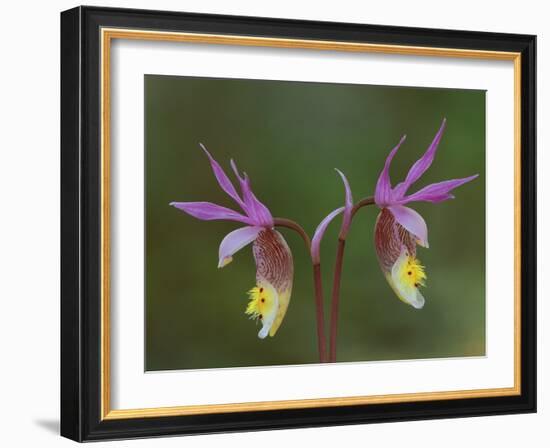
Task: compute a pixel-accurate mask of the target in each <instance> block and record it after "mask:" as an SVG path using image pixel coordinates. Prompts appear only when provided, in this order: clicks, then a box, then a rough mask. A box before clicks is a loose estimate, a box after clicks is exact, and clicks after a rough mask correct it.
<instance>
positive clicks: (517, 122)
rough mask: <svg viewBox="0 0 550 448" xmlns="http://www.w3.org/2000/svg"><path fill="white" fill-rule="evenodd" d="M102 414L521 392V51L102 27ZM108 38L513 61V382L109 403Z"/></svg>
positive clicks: (272, 407) (119, 415) (114, 416)
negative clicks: (199, 401)
mask: <svg viewBox="0 0 550 448" xmlns="http://www.w3.org/2000/svg"><path fill="white" fill-rule="evenodd" d="M100 39H101V91H102V94H101V186H102V188H101V337H100V345H101V375H100V377H101V381H100V383H101V397H100V399H101V405H100V414H101V415H100V417H101V420H113V419H128V418H143V417H167V416H180V415H199V414H211V413H227V412H244V411H262V410H283V409H306V408H314V407H330V406H350V405H362V404H381V403H405V402H412V401H429V400H451V399H465V398H482V397H501V396H512V395H520V394H521V365H520V360H521V319H520V316H521V300H520V298H521V294H520V292H521V264H520V259H521V246H520V241H521V239H520V235H521V157H520V156H521V53H516V52H500V51H485V50H469V49H455V48H438V47H418V46H404V45H388V44H370V43H352V42H337V41H322V40H304V39H282V38H281V39H280V38H264V37H249V36H231V35H217V34H199V33H178V32H162V31H143V30H136V29H119V28H102V29H101V36H100ZM112 39H132V40H149V41H151V40H154V41H168V42H188V43H189V42H191V43H203V44H217V45H242V46H259V47H275V48H299V49H314V50H325V51H326V50H329V51H330V50H332V51H347V52H365V53H367V52H368V53H384V54H400V55H413V56H437V57H459V58H473V59H491V60H508V61H513V62H514V386H513V387H506V388H493V389H474V390H459V391H441V392H419V393H407V394H391V395H368V396H355V397H335V398H315V399H302V400H280V401H262V402H246V403H228V404H209V405H188V406H170V407H154V408H140V409H111V408H110V402H111V389H110V378H111V369H110V356H111V352H110V330H111V328H110V150H111V148H110V125H111V115H110V62H111V59H110V50H111V41H112Z"/></svg>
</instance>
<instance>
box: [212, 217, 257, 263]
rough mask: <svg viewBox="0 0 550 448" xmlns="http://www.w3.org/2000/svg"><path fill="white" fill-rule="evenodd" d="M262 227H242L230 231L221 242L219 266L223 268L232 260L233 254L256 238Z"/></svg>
mask: <svg viewBox="0 0 550 448" xmlns="http://www.w3.org/2000/svg"><path fill="white" fill-rule="evenodd" d="M262 230H263V229H262V227H249V226H247V227H241V228H240V229H237V230H233V232H230V233H228V234H227V235H226V236H225V238H224V239H223V240H222V242H221V244H220V250H219V262H218V267H219V268H223V267H224V266H225V265H227V264H228V263H230V262H231V260H232V258H233V254H234V253H236V252H238V251H239V250H241V249H242V248H243V247H244V246H246V245H247V244H250V243H251V242H252V241H254V240H255V239H256V237H257V236H258V233H260V232H261V231H262Z"/></svg>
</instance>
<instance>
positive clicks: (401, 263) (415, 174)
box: [374, 120, 478, 309]
mask: <svg viewBox="0 0 550 448" xmlns="http://www.w3.org/2000/svg"><path fill="white" fill-rule="evenodd" d="M444 129H445V120H443V123H442V124H441V127H440V128H439V131H438V132H437V134H436V135H435V138H434V139H433V141H432V143H431V145H430V146H429V147H428V149H427V150H426V152H425V153H424V155H423V156H422V157H421V158H420V159H418V160H417V161H416V162H415V163H414V165H413V166H412V167H411V169H410V170H409V173H408V174H407V177H406V178H405V180H404V181H403V182H400V183H399V184H397V185H396V186H395V188H392V186H391V181H390V175H389V169H390V164H391V161H392V159H393V157H394V156H395V154H396V152H397V150H398V149H399V147H400V146H401V144H402V143H403V141H404V140H405V136H403V138H401V141H400V142H399V143H398V144H397V146H395V148H393V149H392V151H391V152H390V154H389V155H388V157H387V159H386V163H385V164H384V168H383V170H382V172H381V173H380V177H379V178H378V182H377V184H376V190H375V194H374V200H375V203H376V205H378V207H380V209H381V211H380V214H379V215H378V218H377V220H376V224H375V229H374V242H375V247H376V254H377V256H378V261H379V263H380V267H381V269H382V272H383V273H384V275H385V277H386V279H387V281H388V283H389V284H390V286H391V287H392V289H393V290H394V292H395V293H396V294H397V296H398V297H399V299H401V300H402V301H403V302H405V303H407V304H409V305H412V306H413V307H414V308H417V309H420V308H422V307H423V306H424V303H425V300H424V297H423V296H422V294H421V292H420V290H419V287H420V286H424V285H425V280H426V273H425V270H424V266H422V264H421V263H420V261H419V260H418V259H417V258H416V245H417V244H419V245H420V246H423V247H426V248H427V247H428V226H427V225H426V222H425V221H424V219H423V218H422V216H420V214H419V213H418V212H416V211H415V210H413V209H412V208H409V207H406V205H407V204H409V203H411V202H419V201H424V202H432V203H438V202H442V201H446V200H447V199H453V198H454V196H453V195H452V194H451V193H450V192H451V190H453V189H455V188H457V187H459V186H461V185H464V184H465V183H467V182H470V181H472V180H474V179H475V178H476V177H477V176H478V175H477V174H475V175H473V176H470V177H465V178H463V179H452V180H446V181H443V182H437V183H434V184H431V185H428V186H426V187H424V188H422V189H420V190H419V191H417V192H416V193H412V194H407V191H408V190H409V188H410V187H411V186H412V184H414V183H415V182H416V181H417V180H418V179H420V177H421V176H422V174H424V173H425V172H426V170H427V169H428V168H429V167H430V165H431V164H432V162H433V160H434V157H435V153H436V151H437V147H438V145H439V142H440V140H441V137H442V135H443V131H444Z"/></svg>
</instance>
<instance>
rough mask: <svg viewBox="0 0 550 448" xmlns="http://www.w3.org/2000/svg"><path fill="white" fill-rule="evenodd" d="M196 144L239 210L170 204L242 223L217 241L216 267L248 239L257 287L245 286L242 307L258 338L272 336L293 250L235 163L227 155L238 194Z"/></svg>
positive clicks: (288, 287) (285, 296)
mask: <svg viewBox="0 0 550 448" xmlns="http://www.w3.org/2000/svg"><path fill="white" fill-rule="evenodd" d="M201 147H202V149H203V150H204V152H205V153H206V155H207V156H208V159H209V161H210V165H211V167H212V170H213V172H214V176H215V177H216V180H217V181H218V184H219V185H220V187H221V188H222V190H223V191H225V192H226V193H227V194H228V195H229V196H230V197H231V198H232V199H233V200H234V201H235V202H236V203H237V205H239V207H240V208H241V209H242V211H243V213H241V212H236V211H234V210H231V209H229V208H226V207H222V206H220V205H217V204H213V203H211V202H172V203H170V205H172V206H174V207H176V208H178V209H180V210H182V211H184V212H185V213H187V214H189V215H191V216H193V217H195V218H197V219H200V220H203V221H212V220H224V221H236V222H240V223H242V224H245V226H244V227H240V228H238V229H236V230H234V231H232V232H230V233H228V234H227V235H226V236H225V238H224V239H223V240H222V242H221V244H220V249H219V260H218V267H219V268H223V267H224V266H227V265H228V264H229V263H230V262H231V261H232V260H233V255H234V254H235V253H236V252H237V251H239V250H240V249H242V248H243V247H245V246H247V245H248V244H250V243H253V246H252V252H253V255H254V260H255V262H256V286H255V287H254V288H252V289H251V290H250V291H249V296H250V301H249V303H248V306H247V308H246V311H245V312H246V314H248V315H250V317H251V318H254V319H258V320H260V322H261V323H262V328H261V329H260V332H259V333H258V337H260V338H261V339H263V338H265V337H266V336H267V335H268V334H269V335H270V336H274V335H275V333H276V332H277V330H278V328H279V326H280V325H281V323H282V321H283V318H284V316H285V314H286V310H287V308H288V304H289V302H290V296H291V292H292V281H293V276H294V264H293V259H292V253H291V252H290V248H289V247H288V244H287V243H286V241H285V239H284V238H283V236H282V235H281V234H280V233H279V232H277V231H276V230H275V229H274V221H273V216H272V215H271V212H270V211H269V209H268V208H267V207H266V206H265V205H264V204H262V203H261V202H260V201H259V200H258V198H257V197H256V196H255V195H254V193H253V192H252V189H251V185H250V180H249V178H248V176H247V175H246V173H243V175H242V176H241V175H240V174H239V171H238V170H237V166H236V164H235V162H234V161H233V160H231V168H232V169H233V172H234V173H235V176H236V177H237V179H238V181H239V184H240V188H241V195H239V194H238V193H237V190H236V189H235V187H234V186H233V183H232V182H231V180H230V179H229V177H227V175H226V174H225V172H224V171H223V169H222V167H221V166H220V165H219V164H218V162H216V160H214V158H213V157H212V156H211V154H210V153H209V152H208V150H207V149H206V148H205V147H204V145H202V144H201Z"/></svg>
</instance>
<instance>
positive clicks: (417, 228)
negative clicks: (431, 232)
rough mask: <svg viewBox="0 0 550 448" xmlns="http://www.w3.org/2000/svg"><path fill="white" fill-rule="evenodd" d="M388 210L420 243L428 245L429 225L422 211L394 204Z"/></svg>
mask: <svg viewBox="0 0 550 448" xmlns="http://www.w3.org/2000/svg"><path fill="white" fill-rule="evenodd" d="M388 210H389V211H390V212H391V213H392V214H393V216H394V218H395V220H396V221H397V222H398V223H399V224H401V225H402V226H403V227H404V228H405V229H406V230H407V231H409V232H410V233H412V234H413V235H414V236H415V237H416V238H417V239H418V244H420V245H421V246H424V247H428V226H427V225H426V221H424V218H422V216H420V213H418V212H417V211H415V210H413V209H412V208H409V207H405V206H403V205H392V206H391V207H388Z"/></svg>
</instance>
